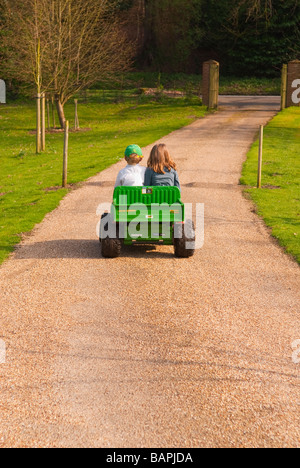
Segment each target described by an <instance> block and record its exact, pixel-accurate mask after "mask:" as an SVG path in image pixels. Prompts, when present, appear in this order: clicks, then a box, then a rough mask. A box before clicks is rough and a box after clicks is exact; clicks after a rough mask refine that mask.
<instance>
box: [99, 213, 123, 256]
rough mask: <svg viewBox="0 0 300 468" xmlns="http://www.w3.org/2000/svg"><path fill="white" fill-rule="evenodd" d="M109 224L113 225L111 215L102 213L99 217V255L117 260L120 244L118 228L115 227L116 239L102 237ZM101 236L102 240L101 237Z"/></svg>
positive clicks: (119, 253)
mask: <svg viewBox="0 0 300 468" xmlns="http://www.w3.org/2000/svg"><path fill="white" fill-rule="evenodd" d="M109 223H113V221H112V219H111V215H110V214H109V213H104V214H103V215H102V217H101V227H100V243H101V253H102V256H103V257H104V258H117V257H119V256H120V255H121V249H122V243H121V240H120V239H119V237H118V235H119V233H118V226H116V229H115V231H116V234H115V235H116V237H109V236H104V234H105V233H107V231H108V229H109ZM102 235H103V238H101V236H102Z"/></svg>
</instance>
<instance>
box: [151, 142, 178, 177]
mask: <svg viewBox="0 0 300 468" xmlns="http://www.w3.org/2000/svg"><path fill="white" fill-rule="evenodd" d="M148 167H150V168H151V169H153V171H154V172H156V173H157V174H165V169H167V170H168V171H170V170H171V169H175V170H176V164H175V163H174V161H172V159H171V156H170V153H169V151H168V149H167V147H166V145H164V144H160V145H155V146H154V147H153V148H152V151H151V153H150V157H149V159H148Z"/></svg>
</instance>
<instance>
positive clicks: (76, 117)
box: [74, 99, 80, 130]
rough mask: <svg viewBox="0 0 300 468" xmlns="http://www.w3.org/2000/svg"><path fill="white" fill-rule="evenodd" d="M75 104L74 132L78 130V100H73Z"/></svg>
mask: <svg viewBox="0 0 300 468" xmlns="http://www.w3.org/2000/svg"><path fill="white" fill-rule="evenodd" d="M74 102H75V130H79V128H80V127H79V119H78V99H74Z"/></svg>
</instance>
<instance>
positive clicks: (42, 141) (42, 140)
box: [41, 93, 46, 151]
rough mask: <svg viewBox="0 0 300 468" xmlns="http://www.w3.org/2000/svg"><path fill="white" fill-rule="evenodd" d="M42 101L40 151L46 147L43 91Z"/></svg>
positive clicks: (44, 98)
mask: <svg viewBox="0 0 300 468" xmlns="http://www.w3.org/2000/svg"><path fill="white" fill-rule="evenodd" d="M41 103H42V124H41V151H45V149H46V107H45V104H46V96H45V93H42V95H41Z"/></svg>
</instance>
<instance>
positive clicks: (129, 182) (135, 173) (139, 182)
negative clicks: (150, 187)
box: [115, 164, 146, 187]
mask: <svg viewBox="0 0 300 468" xmlns="http://www.w3.org/2000/svg"><path fill="white" fill-rule="evenodd" d="M145 172H146V168H145V167H144V166H140V165H139V164H136V165H135V166H130V165H129V164H128V166H126V167H124V169H122V170H121V171H120V172H119V174H118V177H117V180H116V184H115V187H120V186H122V185H126V186H128V187H142V186H143V185H144V179H145Z"/></svg>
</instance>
